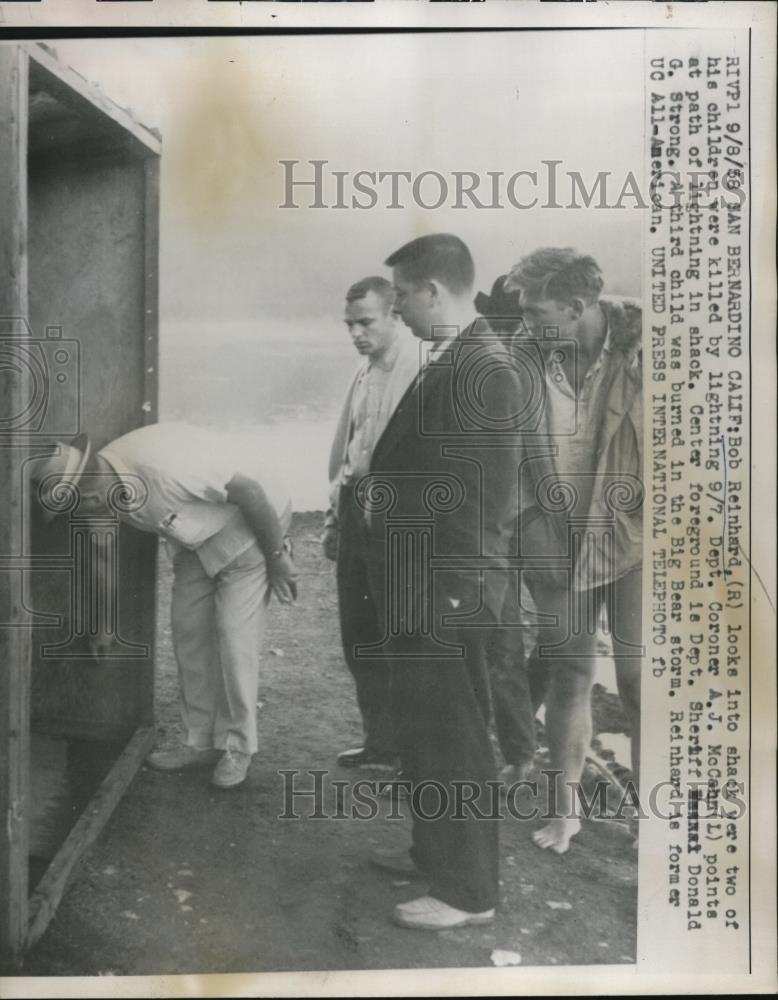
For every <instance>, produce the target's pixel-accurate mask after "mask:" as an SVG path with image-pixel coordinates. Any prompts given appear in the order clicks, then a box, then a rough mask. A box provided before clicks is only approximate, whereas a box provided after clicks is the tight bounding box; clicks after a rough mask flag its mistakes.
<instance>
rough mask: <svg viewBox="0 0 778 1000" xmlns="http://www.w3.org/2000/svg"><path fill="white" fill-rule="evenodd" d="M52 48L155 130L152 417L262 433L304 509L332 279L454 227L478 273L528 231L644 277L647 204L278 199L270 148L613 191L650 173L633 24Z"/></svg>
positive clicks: (283, 154)
mask: <svg viewBox="0 0 778 1000" xmlns="http://www.w3.org/2000/svg"><path fill="white" fill-rule="evenodd" d="M53 46H54V48H55V49H56V50H57V52H58V54H59V57H60V58H61V59H62V61H63V62H65V63H68V64H70V65H71V66H72V67H73V68H75V69H77V70H78V71H79V72H80V73H81V74H82V75H83V76H85V77H87V78H88V79H90V80H92V81H94V82H97V83H99V84H100V86H101V88H102V90H103V91H104V92H105V93H106V94H107V95H108V96H109V97H111V98H112V99H113V100H114V101H116V102H117V103H118V104H120V105H123V106H126V107H130V108H131V109H132V110H133V112H134V113H135V115H136V117H137V118H139V119H140V120H141V121H142V122H143V123H144V124H147V125H152V126H155V127H157V128H159V129H160V130H161V132H162V136H163V156H162V176H161V260H160V268H161V282H160V307H161V328H160V350H161V411H160V412H161V417H162V418H173V417H174V418H181V419H186V420H189V421H192V422H194V423H204V424H209V425H211V426H219V427H225V428H229V429H231V430H232V431H233V432H234V433H236V434H241V435H245V436H246V437H247V439H248V440H256V441H260V440H261V442H262V447H263V450H264V451H266V452H269V453H270V455H271V460H273V461H278V462H279V463H280V464H281V465H282V466H283V468H284V469H285V470H286V474H287V476H288V479H289V481H290V485H291V487H292V490H293V494H294V501H295V507H296V508H297V509H298V510H306V509H318V508H321V507H323V506H324V505H325V503H326V495H327V484H326V460H327V452H328V448H329V439H330V437H331V434H332V430H333V426H334V421H335V417H336V413H337V408H338V406H339V402H340V398H341V396H342V393H343V391H344V388H345V386H346V383H347V381H348V378H349V375H350V372H351V370H352V369H353V366H354V364H355V362H356V356H355V353H354V351H353V348H352V347H351V345H350V343H349V341H348V337H347V334H346V331H345V327H344V326H343V323H342V303H343V294H344V292H345V289H346V288H347V287H348V285H350V284H351V283H352V282H353V281H355V280H356V279H358V278H360V277H363V276H364V275H366V274H370V273H387V274H388V272H386V269H385V268H383V266H382V261H383V260H384V259H385V257H386V256H387V255H388V254H389V253H391V251H392V250H394V249H396V248H397V247H398V246H400V245H401V244H402V243H403V242H405V241H407V240H409V239H412V238H413V237H415V236H418V235H420V234H422V233H426V232H436V231H450V232H455V233H456V234H457V235H459V236H461V237H462V238H463V239H464V240H465V241H466V242H467V243H468V245H469V246H470V248H471V250H472V252H473V255H474V257H475V260H476V267H477V283H478V287H479V288H483V289H484V290H485V291H488V290H489V288H490V286H491V283H492V281H493V279H494V278H495V277H496V276H497V275H498V274H501V273H504V272H505V271H506V270H507V269H508V268H509V267H510V266H511V265H512V264H513V263H515V261H516V260H517V259H518V258H519V257H521V256H522V255H523V254H524V253H526V252H528V251H529V250H532V249H533V248H534V247H536V246H539V245H549V244H558V245H560V244H561V245H573V246H577V247H578V248H579V249H581V250H586V251H588V252H591V253H593V254H594V255H595V256H596V257H597V259H598V260H599V261H600V263H601V265H602V267H603V270H604V272H605V276H606V288H607V290H609V291H612V292H616V293H621V294H631V295H639V294H640V268H641V225H642V215H643V213H642V212H640V211H636V210H634V209H632V208H631V207H628V208H625V209H621V210H617V209H605V210H602V209H595V208H591V209H585V210H584V209H581V210H569V209H543V208H540V207H538V208H535V209H532V210H526V211H519V210H516V209H514V208H511V207H507V208H504V209H502V210H476V209H467V210H452V209H447V208H445V207H444V208H441V209H437V210H423V209H418V208H412V209H406V210H404V211H400V210H391V209H382V208H376V209H373V210H370V211H357V210H335V209H330V210H321V209H319V210H313V209H304V208H300V209H298V210H289V209H280V208H279V207H278V206H279V205H280V204H281V202H282V201H283V199H284V188H283V171H282V168H281V167H280V166H279V163H278V161H279V160H281V159H297V160H300V161H303V163H305V161H307V160H310V159H317V158H318V159H327V160H329V164H328V167H327V169H328V170H347V171H349V172H350V173H355V172H356V171H358V170H362V169H364V170H375V171H379V170H410V171H412V172H414V173H418V172H420V171H422V170H437V171H439V172H440V173H442V174H444V175H447V174H450V172H451V171H453V170H473V171H476V172H478V173H481V174H484V175H485V174H486V171H488V170H502V171H504V172H505V173H506V175H510V174H511V173H513V172H515V171H516V170H542V167H541V161H542V160H548V159H558V160H562V161H563V163H562V165H561V166H560V168H559V169H560V172H561V171H563V170H579V171H581V173H582V174H583V175H584V177H585V178H587V179H588V182H589V186H590V185H591V181H592V179H593V178H594V177H595V175H596V174H597V172H598V171H600V170H608V171H611V172H612V173H613V174H614V175H615V177H616V178H617V179H618V180H617V184H616V187H615V189H614V190H615V193H614V194H613V195H612V196H611V197H612V198H615V197H616V196H617V194H618V191H619V190H620V183H619V181H620V180H621V179H623V177H624V176H625V175H626V174H627V173H628V171H630V170H632V171H634V172H635V174H636V176H637V177H638V178H640V177H641V176H642V164H643V91H642V35H641V33H640V32H637V31H636V32H623V31H620V32H598V31H591V32H586V33H582V32H577V33H567V32H528V33H521V34H476V35H461V34H459V35H457V34H431V35H386V36H376V35H373V36H370V35H364V36H359V35H354V36H341V37H335V36H332V37H328V36H321V37H311V36H306V37H257V38H250V39H249V38H240V39H235V38H232V39H227V38H224V39H223V38H202V39H119V40H108V39H97V40H88V41H57V42H55V43H53ZM604 125H606V127H604ZM298 169H300V168H298ZM305 169H306V171H309V170H310V168H309V167H306V168H305ZM527 190H528V189H526V188H521V189H520V192H522V197H525V198H528V197H529V195H528V194H524V192H525V191H527ZM563 191H564V193H563V194H561V195H560V197H559V200H560V201H562V202H564V201H566V200H567V199H568V195H567V192H566V190H565V189H563ZM541 193H542V192H541ZM298 201H299V202H300V203H301V204H306V203H307V202H306V199H305V195H304V193H303V194H301V195H300V196H299V197H298ZM625 204H627V205H629V206H631V204H632V202H630V201H626V202H625Z"/></svg>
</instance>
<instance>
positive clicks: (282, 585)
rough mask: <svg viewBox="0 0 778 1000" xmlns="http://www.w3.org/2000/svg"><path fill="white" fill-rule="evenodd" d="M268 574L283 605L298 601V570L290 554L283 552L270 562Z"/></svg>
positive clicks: (271, 584) (274, 591)
mask: <svg viewBox="0 0 778 1000" xmlns="http://www.w3.org/2000/svg"><path fill="white" fill-rule="evenodd" d="M268 574H269V576H270V586H271V588H272V590H273V593H274V594H275V595H276V597H277V598H278V600H279V601H280V602H281V603H282V604H294V602H295V601H296V600H297V569H296V568H295V565H294V562H293V561H292V557H291V556H290V555H289V553H288V552H285V551H284V552H281V553H280V554H279V555H277V556H275V557H273V558H272V559H270V560H269V562H268Z"/></svg>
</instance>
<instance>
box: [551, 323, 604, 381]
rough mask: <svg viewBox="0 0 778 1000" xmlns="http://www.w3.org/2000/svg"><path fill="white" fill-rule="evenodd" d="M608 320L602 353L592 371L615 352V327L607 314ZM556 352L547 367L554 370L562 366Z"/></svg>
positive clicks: (552, 354) (553, 352)
mask: <svg viewBox="0 0 778 1000" xmlns="http://www.w3.org/2000/svg"><path fill="white" fill-rule="evenodd" d="M606 321H607V324H608V325H607V326H606V328H605V340H604V341H603V342H602V347H601V348H600V353H599V354H598V355H597V358H596V360H595V361H594V363H593V364H592V366H591V368H590V369H589V370H590V371H592V372H594V371H596V370H597V369H598V368H599V366H600V365H601V364H602V362H603V360H604V359H605V358H606V357H607V356H609V355H610V354H612V353H613V327H612V326H611V322H610V319H608V318H607V316H606ZM555 354H556V351H552V352H551V353H550V354H549V356H548V358H547V360H546V367H547V368H549V369H552V370H553V371H557V370H558V369H559V368H561V367H562V366H561V365H560V363H559V362H558V361H557V359H556V358H555V356H554V355H555Z"/></svg>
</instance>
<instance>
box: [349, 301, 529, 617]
mask: <svg viewBox="0 0 778 1000" xmlns="http://www.w3.org/2000/svg"><path fill="white" fill-rule="evenodd" d="M484 323H485V321H479V320H476V321H474V322H473V323H472V324H471V325H470V326H469V327H467V328H466V329H465V330H464V331H463V332H462V333H461V334H460V335H459V337H457V338H456V339H455V340H454V341H453V342H452V344H451V346H450V347H449V348H447V349H446V350H445V351H443V352H442V354H441V355H440V356H438V357H437V358H435V359H433V360H432V361H430V363H429V364H428V365H427V366H426V367H425V368H424V369H423V370H422V371H421V373H420V375H419V377H418V378H417V379H416V380H415V381H414V382H413V383H412V384H411V386H410V387H409V389H408V391H407V392H406V393H405V395H404V397H403V398H402V400H401V401H400V403H399V405H398V407H397V409H396V410H395V412H394V415H393V416H392V418H391V420H390V421H389V424H388V425H387V427H386V429H385V430H384V433H383V435H382V436H381V438H380V439H379V441H378V442H377V444H376V447H375V449H374V452H373V457H372V462H371V468H370V476H369V477H368V480H367V482H366V483H365V484H364V485H369V486H370V489H371V490H372V494H373V499H374V500H375V501H376V503H375V504H374V507H376V508H377V509H376V510H374V511H373V512H371V513H369V515H368V537H369V545H370V551H371V563H372V565H373V568H374V570H375V572H376V573H378V574H383V575H384V578H385V574H386V563H387V537H388V529H390V528H391V527H392V525H394V526H395V527H397V526H400V527H413V526H416V527H420V528H423V527H424V526H427V527H429V528H431V530H432V535H433V537H432V553H431V555H432V557H433V562H434V563H435V566H436V570H435V573H434V578H433V579H434V584H433V594H434V596H433V599H434V605H435V613H436V614H439V613H440V612H441V611H445V612H448V613H449V614H452V613H453V614H457V613H458V612H457V610H456V609H457V608H460V609H461V612H462V613H464V612H465V611H466V610H467V611H469V612H473V611H474V610H475V609H481V615H480V618H481V620H483V619H484V617H485V618H487V619H488V618H489V617H490V616H489V614H488V613H485V612H484V610H483V609H488V612H490V613H491V616H492V617H494V618H496V617H497V615H499V612H500V609H501V606H502V601H503V597H504V593H505V586H506V582H507V577H506V574H505V558H506V556H507V555H508V554H510V549H511V538H512V534H513V530H514V526H515V518H516V516H517V510H518V457H519V454H518V447H517V442H518V439H517V434H516V427H515V424H516V414H517V412H518V411H519V409H520V405H519V403H520V399H519V397H520V389H519V380H518V377H517V374H516V370H515V363H514V362H513V360H512V358H511V355H510V354H509V353H508V352H507V351H506V350H505V348H504V347H503V346H502V344H501V343H500V341H499V338H497V337H495V336H494V335H490V333H489V331H488V329H481V327H482V326H483V325H484ZM369 493H370V490H368V494H369ZM416 557H417V560H420V559H421V556H419V554H418V552H417V555H416ZM474 561H475V563H476V564H474Z"/></svg>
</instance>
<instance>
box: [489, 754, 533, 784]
mask: <svg viewBox="0 0 778 1000" xmlns="http://www.w3.org/2000/svg"><path fill="white" fill-rule="evenodd" d="M534 769H535V761H534V760H525V761H522V763H521V764H506V765H505V767H504V768H503V769H502V770H501V771H500V773H499V774H498V775H497V780H498V781H500V782H502V784H503V785H512V784H515V783H516V782H517V781H529V779H530V778H531V776H532V772H533V771H534Z"/></svg>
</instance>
